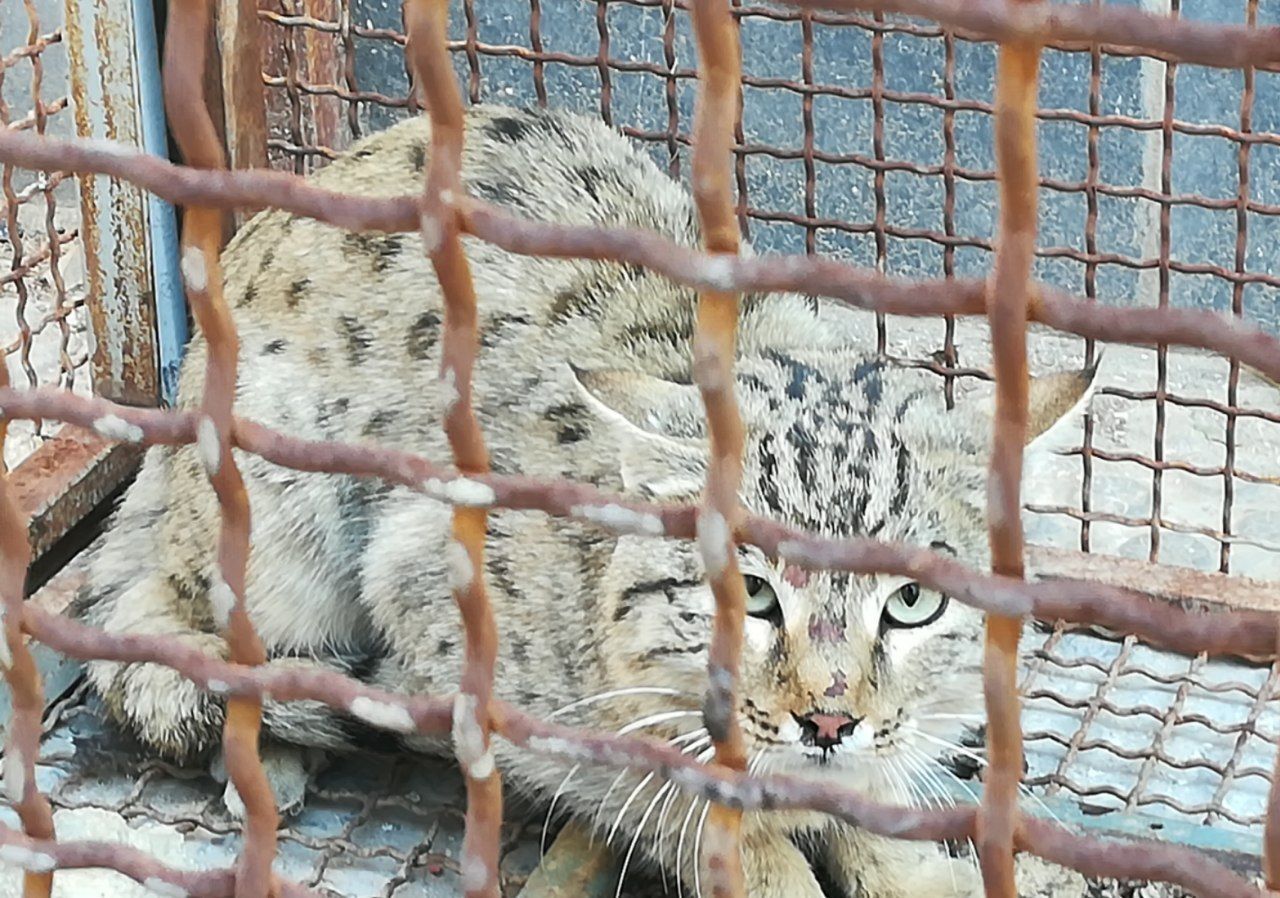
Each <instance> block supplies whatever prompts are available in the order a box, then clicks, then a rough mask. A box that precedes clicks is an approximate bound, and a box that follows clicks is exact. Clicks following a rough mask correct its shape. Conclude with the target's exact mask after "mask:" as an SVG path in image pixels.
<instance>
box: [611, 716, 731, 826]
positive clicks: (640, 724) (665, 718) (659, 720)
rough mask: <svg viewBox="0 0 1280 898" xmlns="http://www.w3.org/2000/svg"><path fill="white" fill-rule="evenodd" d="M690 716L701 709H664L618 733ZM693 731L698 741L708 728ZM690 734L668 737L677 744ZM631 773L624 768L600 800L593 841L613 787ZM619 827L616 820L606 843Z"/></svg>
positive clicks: (641, 785)
mask: <svg viewBox="0 0 1280 898" xmlns="http://www.w3.org/2000/svg"><path fill="white" fill-rule="evenodd" d="M689 716H701V711H664V713H662V714H653V715H650V716H648V718H643V719H641V720H635V721H632V723H630V724H627V725H626V727H623V728H622V729H620V730H618V733H620V734H626V733H630V732H634V730H636V729H641V728H643V727H652V725H654V724H659V723H667V721H668V720H676V719H678V718H689ZM692 733H698V734H699V736H698V737H692V738H694V739H695V741H696V742H701V738H700V737H701V736H705V733H707V728H705V727H699V728H698V729H695V730H692ZM690 736H691V733H685V734H684V736H677V737H676V738H675V739H668V742H671V743H672V744H675V743H676V741H678V739H684V738H686V737H690ZM708 738H709V737H708ZM630 773H631V770H622V771H621V773H620V774H618V775H617V776H614V778H613V782H612V783H609V788H608V791H607V792H605V793H604V798H602V800H600V803H599V805H598V806H596V808H595V815H594V816H593V817H591V831H593V835H591V839H593V842H594V839H595V835H594V833H595V830H596V829H598V828H599V825H600V815H602V814H603V812H604V807H605V805H608V803H609V797H611V796H612V794H613V789H616V788H618V783H621V782H622V780H623V779H625V778H626V776H627V775H628V774H630ZM652 778H653V774H648V775H646V776H645V778H644V782H641V783H640V785H637V787H636V788H637V789H639V788H643V787H644V783H645V782H648V780H649V779H652ZM634 797H635V792H632V793H631V797H630V798H627V803H626V805H623V806H622V812H620V814H618V820H621V819H622V814H626V810H627V805H630V803H631V798H634ZM617 828H618V824H617V821H614V824H613V830H611V831H609V835H608V838H607V839H605V844H608V842H609V839H612V838H613V831H614V830H617Z"/></svg>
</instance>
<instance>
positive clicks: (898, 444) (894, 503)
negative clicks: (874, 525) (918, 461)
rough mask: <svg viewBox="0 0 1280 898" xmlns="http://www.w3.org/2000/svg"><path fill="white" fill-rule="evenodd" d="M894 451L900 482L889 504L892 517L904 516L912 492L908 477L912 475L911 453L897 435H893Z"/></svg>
mask: <svg viewBox="0 0 1280 898" xmlns="http://www.w3.org/2000/svg"><path fill="white" fill-rule="evenodd" d="M893 450H894V452H896V453H897V481H898V482H897V485H896V487H895V488H894V491H893V499H892V500H890V502H889V515H890V516H891V517H892V516H894V515H900V514H902V512H903V510H904V509H906V507H907V498H908V496H907V494H908V493H909V492H910V488H909V487H908V484H907V477H908V475H909V474H910V473H911V452H910V450H908V449H907V447H906V444H905V443H903V442H902V440H901V439H899V438H898V435H897V434H896V433H895V434H894V435H893Z"/></svg>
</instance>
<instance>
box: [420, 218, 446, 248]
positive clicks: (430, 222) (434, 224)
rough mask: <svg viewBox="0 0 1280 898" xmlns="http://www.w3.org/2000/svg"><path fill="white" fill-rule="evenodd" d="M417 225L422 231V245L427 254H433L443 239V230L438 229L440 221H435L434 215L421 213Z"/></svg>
mask: <svg viewBox="0 0 1280 898" xmlns="http://www.w3.org/2000/svg"><path fill="white" fill-rule="evenodd" d="M419 225H420V227H421V233H422V247H423V249H425V250H426V251H427V255H433V254H434V253H436V252H437V251H438V250H439V249H440V244H441V242H443V240H444V231H442V230H441V229H440V222H438V221H436V219H435V217H434V216H431V215H423V216H422V219H421V221H420V222H419Z"/></svg>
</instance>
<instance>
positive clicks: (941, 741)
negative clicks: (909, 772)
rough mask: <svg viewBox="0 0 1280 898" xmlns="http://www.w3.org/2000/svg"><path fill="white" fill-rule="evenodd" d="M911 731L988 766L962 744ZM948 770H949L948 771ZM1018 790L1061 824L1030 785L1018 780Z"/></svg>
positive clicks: (983, 759) (979, 756)
mask: <svg viewBox="0 0 1280 898" xmlns="http://www.w3.org/2000/svg"><path fill="white" fill-rule="evenodd" d="M911 733H912V735H914V736H919V737H921V738H922V739H926V740H928V741H929V742H933V743H936V744H938V745H941V746H942V747H944V748H946V749H949V750H950V751H954V752H955V753H956V754H959V755H963V756H964V757H966V758H968V759H969V760H971V761H973V762H974V763H975V764H977V765H978V766H980V767H988V766H990V765H989V763H988V761H987V759H986V758H984V757H982V755H980V754H978V753H977V752H975V751H972V750H971V749H968V748H966V747H965V746H963V745H959V744H957V743H955V742H951V741H949V740H947V739H941V738H939V737H937V736H931V735H930V734H928V733H925V732H921V731H920V730H919V729H913V730H912V731H911ZM938 766H940V767H941V766H943V765H942V764H939V765H938ZM948 772H950V771H948ZM952 775H953V776H954V774H952ZM956 781H957V782H959V777H956ZM1018 791H1019V792H1021V793H1022V794H1023V795H1025V796H1027V797H1028V798H1030V799H1031V800H1032V801H1034V802H1035V803H1036V805H1037V806H1038V807H1039V808H1040V809H1041V810H1042V811H1044V812H1045V813H1046V814H1048V815H1049V816H1050V817H1051V818H1053V822H1054V823H1057V824H1061V823H1062V818H1060V817H1059V816H1058V815H1057V814H1056V813H1054V810H1053V808H1051V807H1049V806H1048V805H1047V804H1045V802H1044V799H1042V798H1041V797H1040V796H1039V795H1037V794H1036V793H1035V792H1033V791H1032V790H1031V787H1030V786H1028V785H1026V784H1025V783H1023V782H1019V783H1018Z"/></svg>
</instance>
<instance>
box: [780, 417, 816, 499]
mask: <svg viewBox="0 0 1280 898" xmlns="http://www.w3.org/2000/svg"><path fill="white" fill-rule="evenodd" d="M787 442H788V443H790V444H791V448H793V449H795V450H796V473H797V474H798V475H799V477H800V483H801V484H803V485H804V487H805V489H806V491H809V492H812V489H813V487H814V486H815V484H814V482H813V475H814V467H813V456H814V452H815V450H816V449H817V445H816V444H815V443H814V440H813V434H811V433H810V432H809V431H808V430H807V429H806V428H805V427H804V426H803V425H802V424H800V423H795V424H792V425H791V427H790V428H788V429H787Z"/></svg>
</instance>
